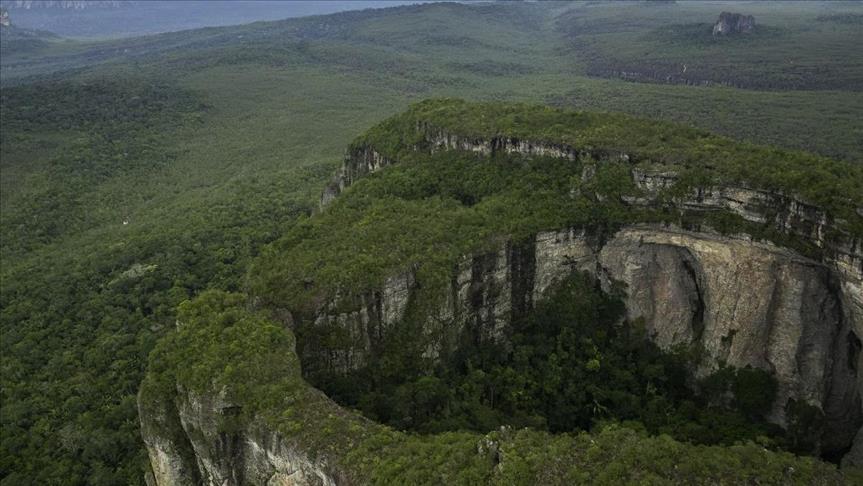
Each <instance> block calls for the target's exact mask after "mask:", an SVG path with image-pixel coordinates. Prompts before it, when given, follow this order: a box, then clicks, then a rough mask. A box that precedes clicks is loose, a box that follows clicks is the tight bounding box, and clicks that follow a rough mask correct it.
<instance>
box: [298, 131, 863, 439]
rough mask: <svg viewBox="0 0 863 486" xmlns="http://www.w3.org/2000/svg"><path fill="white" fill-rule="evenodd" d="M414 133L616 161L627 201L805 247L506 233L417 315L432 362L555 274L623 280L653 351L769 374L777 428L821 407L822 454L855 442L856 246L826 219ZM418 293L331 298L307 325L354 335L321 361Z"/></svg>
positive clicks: (797, 203) (381, 329) (408, 280)
mask: <svg viewBox="0 0 863 486" xmlns="http://www.w3.org/2000/svg"><path fill="white" fill-rule="evenodd" d="M417 130H418V131H419V132H420V133H422V134H423V137H422V138H423V141H422V142H421V143H419V144H418V145H417V146H416V147H415V149H416V150H420V151H426V152H432V153H433V152H436V151H441V150H460V151H465V152H471V153H475V154H478V155H483V156H490V155H493V154H495V153H513V154H520V155H524V156H543V157H556V158H565V159H568V160H573V161H579V162H582V163H584V164H585V167H586V169H585V171H584V174H583V178H584V179H585V180H586V181H589V179H590V178H592V177H593V173H594V171H593V170H587V169H590V168H594V167H596V165H597V164H602V163H605V162H608V161H610V160H614V161H627V162H630V163H631V164H632V165H631V177H632V182H633V184H634V186H635V187H636V188H637V194H635V195H631V196H624V202H625V203H628V204H631V205H634V206H651V207H664V208H666V209H671V210H674V211H680V212H687V213H695V214H708V213H711V212H725V213H731V214H734V215H737V216H739V217H740V218H742V219H743V220H746V221H748V222H751V223H754V224H756V225H758V226H759V227H767V228H771V230H772V231H776V232H778V233H780V234H784V235H787V236H788V237H789V238H792V239H795V240H796V241H800V242H802V243H803V244H805V245H809V246H811V247H812V248H813V249H814V250H815V251H814V253H812V254H811V255H809V256H808V257H807V256H803V255H801V254H799V253H796V252H795V251H792V250H790V249H786V248H782V247H779V246H776V245H775V244H771V243H767V242H759V241H755V240H754V239H753V238H752V237H751V236H749V235H746V234H739V235H720V234H718V233H715V232H712V231H711V230H710V229H709V228H707V227H701V228H692V229H690V230H684V229H681V228H676V227H669V226H657V225H636V226H630V227H625V228H622V229H620V230H619V231H617V232H616V233H615V234H612V235H601V234H594V233H592V232H591V231H590V230H586V229H578V228H569V229H564V230H561V231H558V232H547V233H540V234H537V235H536V236H535V237H534V238H532V239H530V240H528V241H509V242H506V243H503V244H501V246H500V247H499V248H497V249H496V250H495V251H491V252H487V253H483V254H479V255H473V256H469V257H466V258H465V259H464V260H463V261H462V262H460V263H458V264H457V265H456V266H455V267H454V268H453V271H452V276H451V279H450V284H449V286H448V287H447V288H446V289H444V290H442V291H441V292H440V295H439V296H438V297H437V298H436V299H435V301H436V302H437V305H435V306H433V307H432V310H430V311H427V312H425V313H424V315H426V316H427V322H426V323H425V324H424V325H423V327H422V332H423V333H424V334H425V336H424V338H425V342H426V343H427V344H426V346H427V352H426V355H427V356H429V357H435V356H438V355H440V354H441V353H446V352H447V350H448V349H450V348H451V345H450V343H453V342H454V341H455V339H456V338H457V336H458V335H461V334H463V333H465V332H467V333H470V334H471V335H473V336H474V339H476V340H483V339H492V340H504V341H505V336H506V331H507V326H508V324H509V323H510V322H512V320H513V319H515V318H517V317H518V316H519V315H521V314H523V313H524V312H526V311H527V310H529V309H530V308H532V305H533V302H536V301H537V300H538V299H540V298H542V297H543V295H545V292H546V291H547V289H548V288H549V287H550V286H551V285H553V283H554V282H555V281H557V280H559V279H561V278H563V277H564V276H566V275H568V274H569V273H570V272H571V271H573V270H578V271H585V272H589V273H591V274H593V275H594V276H595V277H596V278H597V280H598V281H599V282H601V284H602V285H603V287H604V288H605V289H606V290H607V291H615V290H616V289H622V291H623V294H624V300H625V303H626V307H627V312H628V318H629V319H630V320H636V319H640V320H643V321H644V324H645V326H646V327H647V329H648V331H649V332H650V334H651V335H652V337H653V339H654V340H655V341H656V342H657V343H658V344H659V345H660V346H661V347H663V348H665V349H671V348H674V347H677V346H685V347H694V348H697V349H698V350H700V352H701V356H702V360H701V362H700V363H699V365H698V369H697V370H696V372H697V373H698V374H701V375H706V374H708V373H710V372H712V371H714V370H716V369H717V367H719V366H720V365H728V366H734V367H745V366H753V367H756V368H760V369H764V370H767V371H769V372H770V373H771V374H772V375H773V376H775V377H776V378H777V380H778V383H779V389H778V393H777V396H776V400H775V402H774V404H773V409H772V413H771V417H770V418H771V420H773V421H774V422H775V423H777V424H780V425H785V424H786V423H787V421H788V419H789V417H788V416H787V415H788V410H789V407H791V406H792V404H793V403H800V402H802V403H807V404H809V405H811V406H814V407H817V408H818V409H819V410H821V411H822V412H823V413H824V415H825V426H824V429H823V433H822V441H821V446H822V449H823V451H824V452H825V453H826V454H836V453H841V452H842V451H845V450H847V449H848V448H849V447H850V444H851V443H852V441H853V439H854V434H855V433H856V432H857V430H858V429H859V428H860V426H861V424H863V408H861V391H863V376H861V375H860V373H859V370H860V369H861V365H863V356H861V354H860V348H861V340H860V338H861V337H863V242H861V241H860V239H859V238H856V237H854V236H853V235H850V234H848V233H847V232H845V231H843V230H842V229H841V227H839V225H837V223H836V221H834V220H833V218H832V217H831V216H830V215H829V214H827V213H825V212H824V211H823V210H821V209H820V208H818V207H817V206H815V205H812V204H809V203H807V202H805V201H802V200H800V199H798V198H795V197H793V196H790V195H787V194H783V193H780V192H776V191H767V190H762V189H756V188H751V187H746V186H744V185H738V186H718V185H717V186H705V187H686V186H682V185H681V184H680V178H679V176H678V174H677V173H676V172H674V171H668V170H666V171H651V170H647V169H645V168H643V167H641V166H639V165H638V163H637V161H634V160H631V159H630V157H629V155H627V154H623V153H614V152H609V151H602V150H593V149H589V148H585V149H578V148H575V147H571V146H568V145H565V144H559V143H549V142H544V141H535V140H523V139H517V138H513V137H494V138H491V139H482V138H476V137H469V136H462V135H458V134H452V133H448V132H446V131H444V130H440V129H438V128H436V127H433V126H430V125H428V124H425V123H418V124H417ZM392 163H394V161H393V160H389V159H387V158H386V157H384V156H383V155H381V154H379V153H377V152H376V151H374V149H373V148H371V147H368V146H363V147H361V149H358V150H354V151H352V152H350V153H349V155H348V157H346V160H345V166H344V167H343V169H342V171H341V172H340V174H339V176H338V178H337V180H336V181H335V184H333V185H332V187H337V188H338V191H341V190H344V188H346V187H347V186H349V185H350V184H351V183H352V182H354V181H355V180H356V179H357V178H358V177H362V176H363V175H366V174H369V173H372V172H374V171H376V170H379V169H380V168H382V167H384V166H387V165H390V164H392ZM583 182H584V181H583ZM338 191H332V192H331V193H330V195H329V196H327V197H328V198H332V197H334V196H335V194H337V193H338ZM425 290H427V289H425ZM418 291H419V289H417V288H416V285H415V281H414V279H413V278H412V277H410V272H407V273H406V274H403V275H400V276H398V277H395V278H393V279H390V280H388V281H387V282H386V283H385V284H384V285H383V286H382V288H381V289H380V290H378V291H375V292H371V293H370V294H367V295H364V296H360V297H359V298H357V297H356V296H353V297H349V296H345V295H343V296H337V297H336V298H335V299H333V300H332V301H331V302H329V303H328V304H327V305H325V306H323V307H321V308H320V309H319V310H318V312H317V313H316V315H315V316H313V318H311V320H309V319H307V320H306V322H307V323H308V322H313V325H314V326H339V327H340V328H342V329H347V330H349V334H350V339H349V340H348V341H349V342H351V343H356V344H357V345H356V346H349V347H348V348H346V349H343V350H340V351H337V352H335V353H332V350H329V352H330V353H331V356H330V357H329V358H328V359H330V360H331V362H332V367H333V368H334V369H337V370H343V371H347V370H349V369H352V368H354V367H357V366H360V365H361V363H363V362H364V360H365V358H364V356H367V355H368V353H370V352H373V349H374V347H375V342H377V341H379V340H380V339H381V337H382V336H383V335H384V334H385V332H386V330H387V329H391V328H393V327H394V326H396V325H398V323H399V322H400V321H401V320H402V319H403V318H404V316H405V312H406V311H407V309H409V307H410V305H411V302H412V301H413V300H415V299H417V298H418V297H417V295H418ZM425 299H426V300H427V299H428V297H425ZM351 302H353V303H354V307H353V308H351ZM346 307H348V308H350V310H348V311H345V310H344V309H345V308H346ZM336 309H342V310H339V311H336ZM318 358H320V356H318Z"/></svg>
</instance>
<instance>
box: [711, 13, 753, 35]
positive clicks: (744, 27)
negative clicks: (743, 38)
mask: <svg viewBox="0 0 863 486" xmlns="http://www.w3.org/2000/svg"><path fill="white" fill-rule="evenodd" d="M753 30H755V17H753V16H751V15H743V14H739V13H731V12H722V13H721V14H719V20H717V21H716V24H714V25H713V35H731V34H748V33H750V32H752V31H753Z"/></svg>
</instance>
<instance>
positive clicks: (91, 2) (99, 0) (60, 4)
mask: <svg viewBox="0 0 863 486" xmlns="http://www.w3.org/2000/svg"><path fill="white" fill-rule="evenodd" d="M137 4H138V1H137V0H128V1H119V0H5V1H0V6H2V7H3V8H7V9H24V10H30V9H38V8H46V9H47V8H59V9H74V10H83V9H87V8H119V7H132V6H135V5H137Z"/></svg>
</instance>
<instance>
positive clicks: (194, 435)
mask: <svg viewBox="0 0 863 486" xmlns="http://www.w3.org/2000/svg"><path fill="white" fill-rule="evenodd" d="M138 408H139V415H140V417H141V430H142V436H143V438H144V443H145V444H146V447H147V452H148V454H149V456H150V467H151V471H152V476H148V482H151V483H152V484H155V485H159V486H171V485H186V484H189V485H191V484H204V485H212V486H242V485H267V486H288V485H292V486H306V485H308V486H313V485H314V486H330V485H335V484H336V482H335V479H334V478H333V476H331V473H330V472H329V470H328V468H327V464H326V463H325V462H323V461H314V460H312V459H310V457H309V455H308V454H309V452H310V451H307V450H303V449H302V448H300V447H297V446H295V445H294V444H290V443H288V442H287V441H285V440H284V439H283V438H282V436H281V435H280V434H278V433H277V432H275V431H271V430H267V429H265V428H263V427H262V426H261V425H260V424H256V423H252V424H251V425H244V426H243V427H239V426H236V425H232V420H236V419H237V418H238V415H239V412H240V410H239V407H238V406H236V405H235V404H234V403H233V402H232V401H231V400H229V399H227V398H226V396H225V393H224V392H222V393H212V394H197V393H193V392H191V391H188V390H184V389H182V388H180V387H178V390H177V394H176V396H175V397H174V399H173V400H172V399H161V400H152V397H150V398H148V399H145V398H143V397H141V396H139V399H138ZM342 483H343V482H342Z"/></svg>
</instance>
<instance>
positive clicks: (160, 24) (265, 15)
mask: <svg viewBox="0 0 863 486" xmlns="http://www.w3.org/2000/svg"><path fill="white" fill-rule="evenodd" d="M423 1H424V0H353V1H347V0H336V1H308V0H304V1H272V0H267V1H265V0H259V1H222V0H215V1H152V0H138V1H130V2H91V3H87V2H85V4H86V5H85V8H83V9H69V8H60V7H58V6H56V5H54V6H48V5H50V4H48V5H46V4H42V5H35V6H32V7H31V8H23V7H21V6H19V5H17V4H16V2H15V1H7V0H4V1H2V2H0V4H2V5H3V6H4V7H6V8H7V9H9V15H10V19H11V21H12V24H13V25H15V26H17V27H22V28H27V29H38V30H47V31H50V32H54V33H56V34H59V35H61V36H65V37H122V36H131V35H143V34H151V33H158V32H170V31H176V30H185V29H195V28H200V27H210V26H219V25H232V24H245V23H249V22H255V21H258V20H278V19H284V18H288V17H301V16H306V15H320V14H329V13H334V12H341V11H345V10H360V9H364V8H382V7H392V6H396V5H404V4H411V3H422V2H423ZM425 1H428V0H425ZM111 3H119V4H120V6H110V5H105V4H111Z"/></svg>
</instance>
